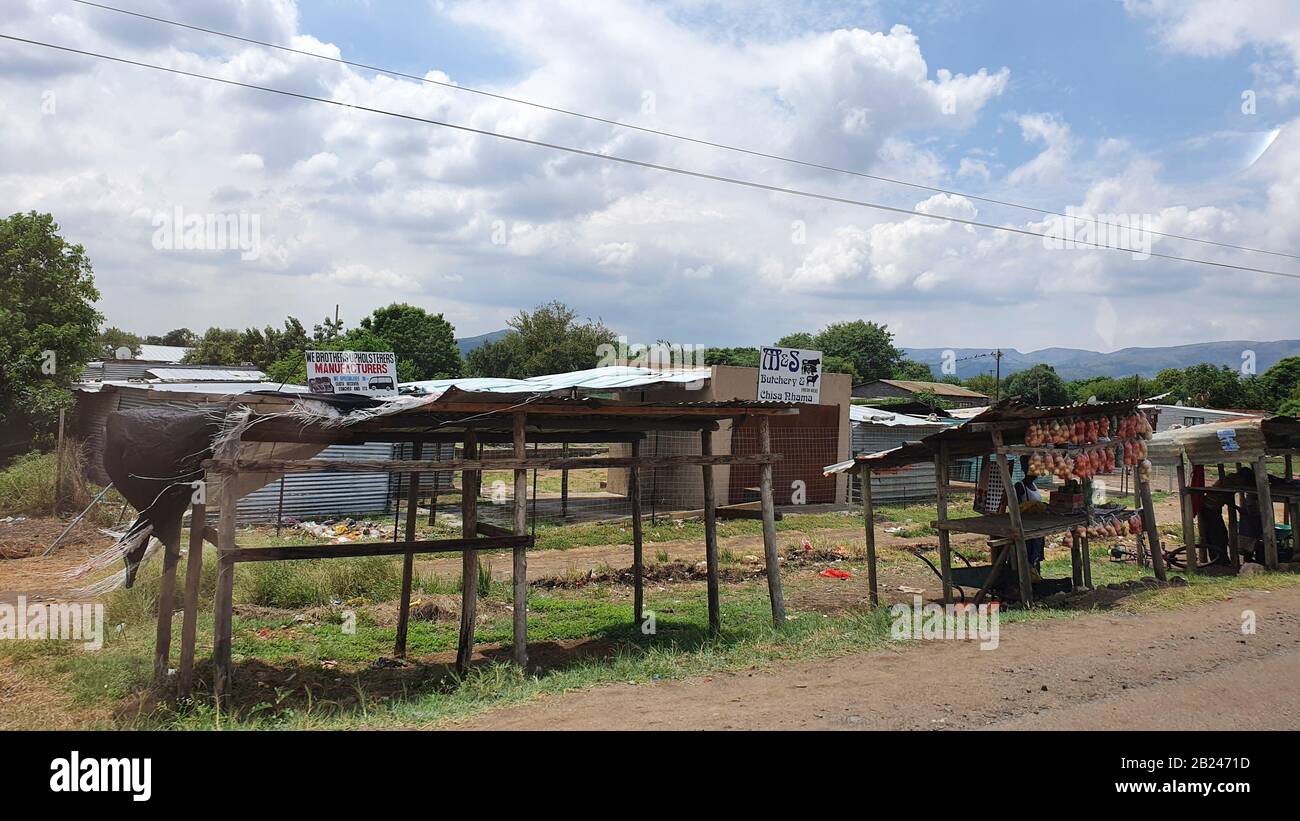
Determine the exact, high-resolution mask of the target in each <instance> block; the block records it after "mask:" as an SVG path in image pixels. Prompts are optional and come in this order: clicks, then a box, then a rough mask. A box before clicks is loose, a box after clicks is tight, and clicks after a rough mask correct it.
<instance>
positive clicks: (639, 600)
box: [154, 387, 800, 699]
mask: <svg viewBox="0 0 1300 821" xmlns="http://www.w3.org/2000/svg"><path fill="white" fill-rule="evenodd" d="M253 399H254V401H253V402H250V403H244V402H241V401H231V402H230V403H229V404H228V405H227V407H226V409H225V414H224V422H223V423H222V426H221V430H220V433H218V434H217V436H216V438H215V439H214V441H213V443H212V456H211V458H210V459H206V460H204V461H203V462H202V470H203V475H204V478H203V480H202V481H203V485H204V487H206V488H207V495H206V499H205V503H195V504H193V507H192V516H191V525H190V531H189V534H190V535H189V555H188V558H187V567H186V575H185V588H184V617H183V627H182V641H181V658H180V664H179V676H178V679H179V684H180V690H181V692H182V693H185V692H187V691H188V689H189V686H190V682H191V678H192V673H193V663H194V646H195V638H194V637H195V625H196V623H197V606H198V597H199V581H200V576H201V572H200V571H201V568H202V561H203V559H202V552H203V544H204V542H205V541H206V542H209V543H211V544H213V545H215V547H216V550H217V562H218V565H217V585H216V593H215V597H214V601H215V605H214V639H213V660H214V668H215V669H214V680H213V690H214V693H215V694H216V695H217V697H218V699H221V698H222V697H223V696H225V695H227V694H228V693H229V690H230V681H231V675H232V673H233V667H232V653H231V629H232V627H231V625H232V618H233V606H232V594H233V589H234V574H235V567H236V565H238V564H240V563H243V562H250V561H288V560H301V559H322V558H334V557H345V556H385V555H389V556H403V557H404V559H405V561H404V567H403V578H402V587H401V600H400V612H399V617H398V627H397V640H396V647H395V650H394V652H395V654H396V655H397V656H399V657H400V656H402V655H404V654H405V651H406V633H407V624H408V620H409V612H410V597H411V583H412V573H413V561H414V556H415V555H416V554H417V553H460V554H461V555H462V559H463V561H462V585H461V587H462V602H461V631H460V640H459V644H458V648H457V667H458V669H460V670H461V671H462V672H464V671H465V670H466V669H467V668H468V664H469V661H470V655H471V653H472V650H473V640H474V624H475V618H474V617H475V608H476V596H477V592H476V591H477V588H478V584H477V579H478V555H479V553H480V552H483V551H489V550H509V551H511V553H512V556H513V576H514V578H513V589H514V603H513V611H514V624H513V630H514V632H513V637H514V638H513V658H514V660H515V661H516V662H517V663H518V664H519V665H520V666H525V665H526V664H527V660H528V650H527V591H528V571H527V549H528V548H529V547H531V546H532V544H533V539H532V537H531V536H529V535H527V534H528V521H527V474H528V471H529V470H530V469H581V468H590V467H600V468H610V467H619V468H624V469H626V470H628V471H629V475H630V495H631V501H632V510H633V515H632V548H631V549H632V566H633V575H634V599H633V614H632V615H633V620H634V623H635V624H637V625H641V624H642V622H643V621H644V619H645V615H644V611H643V590H644V586H643V578H642V570H643V546H642V537H641V504H640V495H639V490H638V486H639V478H640V476H641V475H643V474H644V473H645V472H646V471H648V470H652V469H654V468H656V467H680V466H683V465H692V466H694V467H695V469H697V470H699V471H701V480H702V484H703V487H704V507H703V518H704V531H705V536H704V552H705V562H706V565H707V579H708V610H709V630H710V631H711V632H714V633H716V632H717V631H718V630H720V627H721V609H720V603H719V592H718V591H719V578H718V541H717V524H716V493H715V489H716V482H715V476H714V471H715V469H716V468H717V467H719V466H727V465H740V464H745V465H757V466H758V470H759V485H760V496H761V513H762V515H761V518H762V521H763V544H764V555H765V558H766V575H767V581H768V591H769V596H770V600H771V606H772V618H773V621H774V623H775V624H777V625H781V624H784V622H785V606H784V603H783V598H782V593H781V575H780V563H779V560H778V557H777V541H776V527H775V517H774V507H775V505H774V492H773V482H772V475H773V466H774V465H775V464H777V463H778V462H779V461H780V460H781V454H779V453H777V452H775V451H773V450H772V448H771V441H772V436H771V433H772V424H771V422H772V420H773V419H776V418H780V417H784V416H793V415H796V414H798V413H799V412H800V408H799V407H798V406H793V405H783V404H777V403H767V402H742V401H730V402H683V403H671V404H670V403H656V402H628V401H618V400H601V399H594V398H591V397H576V398H575V397H566V398H559V397H550V396H545V395H542V394H498V393H474V392H467V391H462V390H459V389H457V388H454V387H451V388H447V389H445V390H443V391H441V392H440V393H439V394H437V395H426V396H403V397H396V398H392V399H385V400H364V399H359V398H358V397H337V398H334V397H331V398H328V399H327V398H324V397H321V396H313V395H309V394H297V395H293V394H280V395H274V394H261V395H258V396H256V397H254V398H253ZM344 400H346V401H344ZM723 422H728V423H730V424H731V425H732V426H734V427H743V428H746V429H753V430H754V431H755V433H756V438H757V440H758V442H759V452H758V453H755V454H743V455H742V454H715V453H713V450H712V434H713V433H714V432H716V430H717V429H718V428H719V427H720V425H721V423H723ZM659 430H671V431H694V433H695V435H696V436H697V437H698V438H699V439H700V443H701V447H700V450H701V453H700V454H699V455H693V454H674V455H671V456H650V455H647V454H645V452H644V450H643V449H642V447H641V444H642V442H643V441H644V440H645V438H646V435H647V433H648V432H650V431H659ZM554 441H568V442H610V441H624V442H627V443H628V444H629V446H630V454H629V455H628V456H606V457H576V458H562V457H561V458H553V457H549V456H548V457H533V456H530V455H529V454H528V445H529V443H530V442H534V443H536V442H554ZM367 442H385V443H393V442H403V443H407V444H409V445H410V446H411V448H412V454H413V457H414V458H413V459H411V460H410V461H408V462H404V463H394V462H393V461H391V460H377V461H376V460H362V459H358V460H342V461H340V460H324V459H318V458H315V456H316V454H317V453H318V452H319V451H320V450H322V449H323V448H325V447H327V446H332V445H344V444H348V445H355V444H362V443H367ZM454 442H460V443H461V446H462V448H463V457H462V458H459V459H434V460H425V459H424V458H423V455H422V448H423V447H424V446H426V445H428V444H431V443H432V444H443V443H454ZM490 442H509V443H510V444H511V455H510V456H509V457H508V458H491V459H489V458H485V457H484V456H482V455H481V454H480V452H479V448H480V447H481V446H482V445H484V444H487V443H490ZM491 470H504V471H511V472H512V473H513V483H514V496H513V503H512V512H513V517H512V518H513V521H512V526H511V527H510V528H502V527H497V526H494V525H488V524H487V523H483V522H480V521H479V519H478V489H479V487H480V485H481V477H482V474H483V473H484V472H485V471H491ZM333 471H343V472H366V473H379V474H387V473H392V472H395V471H402V472H407V473H412V474H420V473H424V472H426V471H460V472H461V474H462V477H463V478H462V485H463V486H464V488H465V492H464V493H463V494H462V497H461V504H462V508H461V521H462V532H461V538H459V539H437V540H431V541H417V540H415V533H416V524H417V520H416V515H417V505H416V504H415V497H414V488H416V487H418V482H416V481H412V482H410V483H409V485H408V487H409V488H410V489H411V491H410V492H411V493H412V495H411V497H410V498H409V499H408V504H407V515H406V519H405V534H406V538H405V540H403V541H395V542H351V543H346V544H335V543H326V544H316V545H295V546H283V547H262V548H256V547H241V546H239V545H238V544H237V543H236V522H237V516H236V511H237V507H236V505H234V504H231V502H232V501H234V500H236V499H238V498H239V497H240V496H242V495H245V494H246V493H248V492H250V491H252V490H254V489H256V488H259V487H263V486H265V485H267V484H269V483H272V482H274V481H277V480H278V478H279V477H280V476H282V475H290V474H302V473H319V472H333ZM209 505H210V506H211V507H213V508H216V509H217V510H218V511H219V512H218V514H217V526H216V528H210V527H209V526H208V525H207V518H208V513H209ZM178 562H179V549H178V548H177V549H175V550H173V549H171V548H170V547H169V548H168V549H167V550H166V551H165V552H164V563H163V574H162V581H161V588H160V594H159V595H160V600H159V614H160V615H159V620H158V635H157V642H156V647H155V659H154V661H155V675H156V677H157V678H158V679H159V680H160V681H162V680H165V678H166V675H167V669H168V667H169V664H170V655H169V653H170V642H171V621H172V618H171V615H172V611H173V602H174V597H175V589H176V572H177V570H176V568H177V564H178Z"/></svg>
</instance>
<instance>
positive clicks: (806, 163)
mask: <svg viewBox="0 0 1300 821" xmlns="http://www.w3.org/2000/svg"><path fill="white" fill-rule="evenodd" d="M72 2H74V3H79V4H81V5H83V6H90V7H92V8H97V9H102V10H104V11H111V12H115V13H117V14H125V15H128V16H131V17H137V18H140V19H142V20H149V21H152V22H155V23H162V24H164V25H168V26H176V27H178V28H183V29H189V30H190V31H197V32H202V33H203V34H211V35H213V36H216V37H225V38H227V39H230V40H238V41H239V42H241V43H249V44H250V45H255V46H262V47H264V48H270V49H276V50H278V51H283V52H287V53H289V54H297V55H300V56H303V57H314V58H316V59H318V60H327V61H329V62H331V63H338V64H340V65H345V66H351V67H353V68H360V69H364V70H366V71H374V72H378V73H380V74H387V75H389V76H390V77H401V78H403V79H407V80H415V81H417V82H421V83H429V84H430V85H436V86H441V87H443V88H448V89H452V90H454V91H463V92H466V93H469V94H478V95H480V96H483V97H491V98H493V99H496V100H503V101H505V102H510V103H516V104H518V105H526V106H531V107H533V108H538V109H541V110H543V111H550V112H554V113H556V114H564V115H566V116H569V117H579V118H582V119H584V120H591V121H592V122H598V123H604V124H606V125H612V126H616V127H618V128H628V129H632V130H634V131H640V132H642V133H644V134H654V135H656V136H659V137H668V138H669V139H674V140H681V141H683V142H688V143H694V144H696V145H703V146H708V147H709V148H720V149H722V150H724V151H735V152H738V153H740V154H748V155H749V156H751V157H762V158H764V159H768V160H777V161H779V162H784V163H790V164H792V165H800V166H803V167H805V168H816V169H819V170H821V171H832V172H835V173H837V174H849V175H851V176H854V177H860V178H862V179H867V180H874V181H876V182H884V183H889V184H891V185H902V186H906V187H908V188H915V189H917V190H919V191H929V192H932V193H936V194H948V195H949V196H954V197H965V198H966V199H969V200H974V201H976V202H984V203H988V204H990V205H1000V206H1003V207H1006V208H1017V209H1020V210H1022V211H1030V212H1033V213H1035V214H1042V215H1046V216H1053V217H1062V218H1064V219H1069V220H1077V221H1079V222H1087V223H1092V224H1093V225H1095V226H1096V227H1098V228H1121V229H1123V228H1126V227H1127V226H1119V225H1116V224H1115V223H1111V222H1105V221H1103V220H1098V219H1095V218H1092V217H1084V216H1079V215H1077V214H1064V213H1061V212H1059V211H1053V210H1051V209H1048V208H1038V207H1036V206H1033V205H1024V204H1022V203H1017V202H1011V201H1009V200H1000V199H995V198H993V197H982V196H979V195H977V194H967V193H964V192H962V191H956V190H953V189H950V188H940V187H938V186H933V185H925V184H923V183H918V182H909V181H908V180H900V179H895V178H893V177H883V176H880V175H878V174H868V173H866V172H864V171H854V170H852V169H849V168H839V167H836V166H833V165H826V164H823V163H818V162H812V161H810V160H800V159H797V158H794V157H786V156H782V155H780V154H769V153H767V152H764V151H757V150H754V149H749V148H742V147H740V146H734V145H728V144H726V143H719V142H714V141H711V140H705V139H700V138H698V137H690V136H687V135H684V134H677V133H674V132H672V131H663V130H660V129H657V128H649V127H647V126H641V125H635V124H633V123H625V122H621V121H619V120H614V119H610V118H608V117H600V116H597V115H595V114H584V113H582V112H580V111H573V110H571V109H567V108H560V107H558V106H552V105H546V104H545V103H537V102H533V101H531V100H525V99H522V98H520V97H511V96H509V95H506V94H498V93H496V92H492V91H485V90H483V89H478V88H472V87H470V86H464V85H458V84H456V83H450V82H445V81H443V80H433V79H430V78H428V77H421V76H419V75H417V74H408V73H406V72H402V71H396V70H394V69H389V68H383V67H381V66H372V65H367V64H366V63H359V62H355V61H352V60H344V59H343V58H341V57H330V56H329V55H326V54H315V53H313V52H310V51H305V50H303V49H296V48H292V47H290V46H284V45H280V44H278V43H270V42H267V41H265V40H258V39H255V38H252V37H244V36H242V35H239V34H231V33H229V32H225V31H217V30H216V29H210V28H204V27H203V26H197V25H193V24H191V23H182V22H180V21H178V20H169V19H167V18H165V17H155V16H154V15H151V14H144V13H142V12H138V11H130V10H129V9H123V8H118V7H116V6H109V5H106V4H104V3H94V2H91V0H72ZM1144 233H1147V234H1150V235H1152V236H1157V237H1165V238H1166V239H1176V240H1183V241H1185V242H1198V243H1201V244H1203V245H1213V246H1217V247H1219V248H1231V249H1233V250H1236V251H1250V252H1252V253H1256V254H1269V255H1272V256H1278V257H1288V258H1290V259H1300V254H1290V253H1287V252H1285V251H1270V250H1268V249H1266V248H1252V247H1251V246H1248V245H1234V244H1233V243H1230V242H1219V241H1217V240H1211V239H1202V238H1200V237H1189V236H1185V235H1182V234H1171V233H1167V232H1164V231H1155V230H1149V229H1148V230H1145V231H1144Z"/></svg>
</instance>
